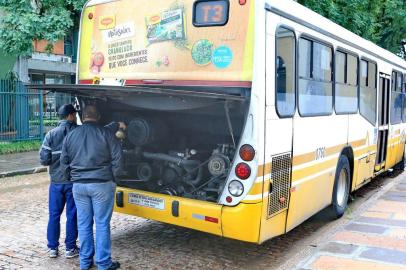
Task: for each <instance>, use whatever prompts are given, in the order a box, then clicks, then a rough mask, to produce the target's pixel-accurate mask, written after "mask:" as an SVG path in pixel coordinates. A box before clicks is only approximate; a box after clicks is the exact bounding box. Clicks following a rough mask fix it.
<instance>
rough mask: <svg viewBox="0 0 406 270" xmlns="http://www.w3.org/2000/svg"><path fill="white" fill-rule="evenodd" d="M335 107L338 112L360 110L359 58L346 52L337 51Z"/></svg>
mask: <svg viewBox="0 0 406 270" xmlns="http://www.w3.org/2000/svg"><path fill="white" fill-rule="evenodd" d="M335 59H336V61H335V70H334V71H335V76H336V77H335V78H336V80H335V81H336V84H335V109H336V113H337V114H340V113H341V114H343V113H356V112H357V111H358V59H357V57H355V56H353V55H351V54H347V53H344V52H340V51H337V52H336V58H335Z"/></svg>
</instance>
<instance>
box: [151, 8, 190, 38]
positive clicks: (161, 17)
mask: <svg viewBox="0 0 406 270" xmlns="http://www.w3.org/2000/svg"><path fill="white" fill-rule="evenodd" d="M145 21H146V27H147V40H148V43H150V44H151V43H155V42H162V41H167V40H177V39H185V37H186V33H185V24H184V21H185V20H184V14H183V10H182V9H176V10H169V11H165V12H163V13H161V14H154V15H151V16H148V17H147V18H146V19H145Z"/></svg>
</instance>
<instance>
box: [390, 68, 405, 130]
mask: <svg viewBox="0 0 406 270" xmlns="http://www.w3.org/2000/svg"><path fill="white" fill-rule="evenodd" d="M394 73H395V74H396V76H395V77H394V76H393V74H394ZM399 74H400V75H401V76H400V77H401V79H402V83H401V85H400V89H397V85H398V76H399ZM390 76H391V80H390V83H391V89H390V98H391V100H390V115H389V122H390V124H391V125H399V124H402V122H403V97H402V112H401V114H400V122H395V123H392V93H397V94H401V95H403V83H404V82H403V73H402V72H400V71H399V70H397V69H394V68H392V72H391V74H390ZM394 79H395V81H393V80H394ZM394 86H396V87H395V90H394Z"/></svg>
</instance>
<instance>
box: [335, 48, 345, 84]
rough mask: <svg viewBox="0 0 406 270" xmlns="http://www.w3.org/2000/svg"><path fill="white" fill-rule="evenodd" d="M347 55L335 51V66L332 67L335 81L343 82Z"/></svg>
mask: <svg viewBox="0 0 406 270" xmlns="http://www.w3.org/2000/svg"><path fill="white" fill-rule="evenodd" d="M346 61H347V57H346V54H345V53H342V52H336V62H335V63H336V66H335V69H334V72H335V76H336V82H338V83H345V62H346Z"/></svg>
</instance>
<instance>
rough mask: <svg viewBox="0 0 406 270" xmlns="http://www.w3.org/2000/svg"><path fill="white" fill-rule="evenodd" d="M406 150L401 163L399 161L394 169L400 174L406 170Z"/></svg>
mask: <svg viewBox="0 0 406 270" xmlns="http://www.w3.org/2000/svg"><path fill="white" fill-rule="evenodd" d="M405 154H406V153H405V150H404V149H403V158H402V160H401V161H399V163H398V164H396V165H395V166H394V167H393V168H394V169H395V170H396V171H398V172H403V171H404V170H405V165H406V164H405Z"/></svg>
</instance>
